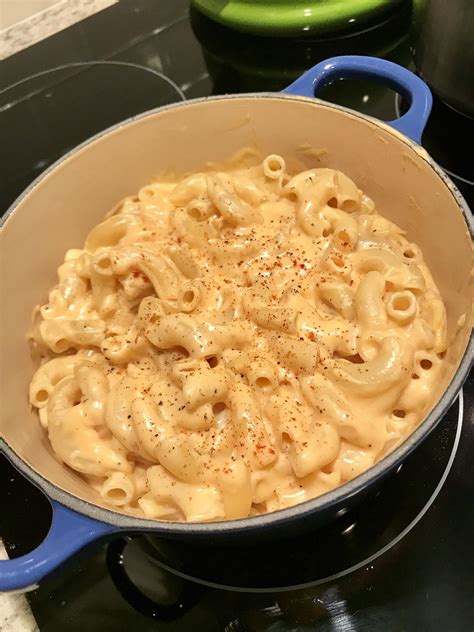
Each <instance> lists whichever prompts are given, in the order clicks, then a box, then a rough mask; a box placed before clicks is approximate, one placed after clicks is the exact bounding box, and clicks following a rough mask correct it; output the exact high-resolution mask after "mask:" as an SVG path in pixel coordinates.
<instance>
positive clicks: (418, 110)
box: [283, 55, 433, 143]
mask: <svg viewBox="0 0 474 632" xmlns="http://www.w3.org/2000/svg"><path fill="white" fill-rule="evenodd" d="M339 79H375V80H377V81H380V82H382V83H384V84H386V85H388V86H389V87H390V88H393V89H394V90H396V91H397V92H399V93H400V94H401V95H402V96H403V97H406V98H408V99H409V100H410V107H409V109H408V112H406V113H405V114H404V115H403V116H401V117H400V118H398V119H395V120H394V121H387V123H388V125H390V126H391V127H393V128H394V129H396V130H398V131H399V132H402V133H403V134H405V135H406V136H409V137H410V138H411V139H412V140H414V141H415V142H417V143H420V142H421V135H422V133H423V130H424V128H425V125H426V122H427V120H428V117H429V115H430V112H431V106H432V104H433V97H432V96H431V92H430V89H429V88H428V86H427V85H426V83H425V82H424V81H422V80H421V79H420V78H419V77H417V76H416V75H415V74H414V73H412V72H411V71H410V70H407V69H406V68H403V66H399V65H398V64H394V63H393V62H391V61H387V60H386V59H379V58H377V57H365V56H362V55H342V56H341V57H331V58H330V59H326V60H325V61H322V62H320V63H319V64H316V66H313V67H312V68H310V69H309V70H307V71H306V72H305V73H304V74H303V75H301V77H299V78H298V79H297V80H296V81H294V82H293V83H292V84H290V85H289V86H288V87H287V88H285V89H284V90H283V92H284V93H286V94H298V95H300V96H305V97H314V96H317V92H318V90H319V89H320V88H322V87H323V86H325V85H327V84H329V83H332V82H333V81H337V80H339Z"/></svg>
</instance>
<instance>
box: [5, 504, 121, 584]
mask: <svg viewBox="0 0 474 632" xmlns="http://www.w3.org/2000/svg"><path fill="white" fill-rule="evenodd" d="M51 505H52V508H53V516H52V520H51V527H50V529H49V532H48V535H47V536H46V538H45V539H44V540H43V542H41V544H40V545H39V546H38V547H37V548H36V549H34V550H33V551H31V552H30V553H26V555H22V556H21V557H17V558H13V559H11V560H1V561H0V593H1V592H7V591H20V592H26V591H28V590H34V589H35V588H37V584H38V582H39V581H40V580H41V579H43V578H44V577H46V576H47V575H49V574H50V573H51V572H52V571H53V570H54V569H56V568H57V567H58V566H60V565H61V564H62V563H63V562H65V561H66V560H67V559H68V558H70V557H71V556H72V555H74V553H76V552H77V551H79V550H80V549H82V548H83V547H84V546H86V544H89V542H92V541H94V540H97V539H100V538H102V537H104V536H106V535H110V534H112V533H114V532H117V531H119V529H118V528H117V527H115V526H114V525H111V524H107V523H105V522H99V521H97V520H93V519H92V518H88V517H87V516H84V515H83V514H80V513H77V512H75V511H72V510H71V509H68V508H66V507H64V505H61V504H60V503H57V502H54V501H52V502H51Z"/></svg>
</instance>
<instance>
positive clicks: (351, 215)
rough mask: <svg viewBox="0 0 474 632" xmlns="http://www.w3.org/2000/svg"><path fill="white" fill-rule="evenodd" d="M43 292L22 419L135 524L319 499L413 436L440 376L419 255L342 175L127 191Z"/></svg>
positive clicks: (434, 309) (250, 174)
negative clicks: (33, 416) (38, 359)
mask: <svg viewBox="0 0 474 632" xmlns="http://www.w3.org/2000/svg"><path fill="white" fill-rule="evenodd" d="M229 164H231V163H229ZM58 279H59V282H58V285H57V286H56V287H55V288H54V289H53V290H52V291H51V292H50V294H49V300H48V302H47V303H46V304H45V305H43V306H42V307H41V308H37V313H36V318H35V324H34V328H33V332H32V339H33V341H34V344H35V345H36V346H37V347H38V348H39V349H40V350H41V351H42V353H43V362H42V364H41V366H40V367H39V368H38V370H37V371H36V373H35V374H34V376H33V379H32V382H31V387H30V402H31V404H32V405H33V406H35V407H36V408H38V410H39V419H40V422H41V424H42V425H43V426H44V428H45V430H46V431H47V433H48V436H49V440H50V442H51V445H52V448H53V450H54V451H55V453H56V454H57V456H58V458H59V459H60V460H61V461H62V462H63V463H64V464H66V465H67V466H69V467H70V468H73V469H74V470H75V471H77V472H79V473H80V474H81V475H83V476H84V477H86V478H87V480H88V482H89V483H90V484H91V485H92V486H93V487H95V488H96V489H97V490H98V492H99V493H100V496H101V497H102V499H103V501H104V502H105V503H106V504H107V505H109V506H114V507H116V508H118V509H120V510H123V511H125V512H127V513H130V514H132V515H136V516H142V517H148V518H154V519H163V520H185V521H211V520H225V519H234V518H241V517H246V516H249V515H254V514H260V513H264V512H269V511H274V510H277V509H281V508H284V507H288V506H291V505H294V504H296V503H300V502H303V501H305V500H308V499H310V498H313V497H315V496H318V495H319V494H323V493H325V492H327V491H329V490H331V489H333V488H335V487H336V486H338V485H341V484H342V483H344V482H345V481H349V480H351V479H353V478H354V477H356V476H357V475H359V474H360V473H362V472H364V471H365V470H367V468H369V467H371V466H372V465H373V464H374V463H375V462H376V461H377V460H379V459H381V458H382V457H383V456H384V455H386V454H387V453H388V452H389V451H391V450H392V449H393V448H394V447H395V446H397V445H398V444H399V443H401V442H402V441H403V440H404V439H405V438H406V437H407V435H408V434H409V433H410V432H412V431H413V429H414V428H415V427H416V426H417V424H419V423H420V422H421V420H422V419H423V417H424V415H425V414H426V412H427V410H428V409H429V408H430V406H431V405H432V404H433V401H432V400H433V397H432V391H433V384H434V383H435V382H436V381H437V380H439V378H440V373H441V371H442V369H443V355H444V351H445V349H446V319H445V309H444V306H443V302H442V300H441V298H440V295H439V292H438V290H437V288H436V286H435V283H434V281H433V279H432V277H431V275H430V272H429V270H428V268H427V266H426V264H425V263H424V261H423V256H422V253H421V251H420V249H419V247H418V246H417V245H416V244H413V243H409V242H408V241H407V239H406V238H405V236H404V231H403V230H402V229H400V228H399V227H398V226H396V225H395V224H393V223H392V222H390V221H388V220H387V219H385V218H384V217H382V216H381V215H380V214H379V213H378V211H377V210H376V208H375V204H374V202H373V201H372V200H371V199H370V198H369V197H367V196H366V195H364V193H363V192H362V191H361V190H360V189H359V188H358V187H357V185H356V184H355V183H354V182H353V181H352V180H351V179H350V178H348V177H347V176H346V175H344V174H343V173H341V172H339V171H336V170H334V169H328V168H315V169H310V170H307V171H303V172H301V173H296V174H292V173H289V170H288V169H287V167H286V165H285V160H284V159H283V158H282V157H281V156H278V155H270V156H267V157H266V158H265V159H264V160H263V161H262V162H259V163H258V164H257V165H253V166H244V164H243V163H234V164H233V166H230V167H229V168H227V169H226V170H225V171H222V170H221V171H219V170H218V169H216V170H211V168H209V169H207V170H204V171H202V172H200V173H195V174H191V175H188V176H186V177H184V178H182V179H179V181H177V182H170V179H169V178H162V179H161V180H158V181H156V182H153V183H152V184H150V185H148V186H145V187H143V188H142V189H141V190H140V191H139V193H138V195H137V196H136V197H130V198H127V199H125V200H123V201H122V202H120V204H118V206H117V207H116V208H115V209H113V210H112V211H111V212H110V213H109V214H108V216H106V219H105V220H104V221H102V222H101V223H100V224H98V225H97V226H95V227H94V228H93V229H92V231H91V232H90V233H89V235H88V237H87V239H86V241H85V244H84V247H83V248H81V249H74V250H69V251H68V252H67V253H66V256H65V261H64V263H63V264H62V265H61V266H60V267H59V269H58Z"/></svg>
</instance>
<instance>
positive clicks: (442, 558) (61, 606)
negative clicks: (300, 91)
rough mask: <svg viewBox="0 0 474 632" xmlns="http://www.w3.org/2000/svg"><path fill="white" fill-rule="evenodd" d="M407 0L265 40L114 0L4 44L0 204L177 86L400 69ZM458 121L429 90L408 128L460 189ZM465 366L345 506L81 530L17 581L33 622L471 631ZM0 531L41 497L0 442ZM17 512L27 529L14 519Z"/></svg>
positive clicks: (342, 91) (328, 93) (332, 95)
mask: <svg viewBox="0 0 474 632" xmlns="http://www.w3.org/2000/svg"><path fill="white" fill-rule="evenodd" d="M410 23H411V16H410V7H409V3H407V4H406V5H405V6H404V7H402V8H400V6H399V3H398V9H397V11H394V12H387V13H385V14H383V16H382V17H381V18H379V20H378V21H374V20H373V19H372V20H369V19H368V20H367V21H366V22H364V21H363V20H358V21H357V22H356V23H354V24H353V25H351V24H350V23H348V25H347V28H346V29H345V30H344V31H343V32H342V33H338V34H334V36H333V37H330V36H327V37H325V39H320V40H315V39H311V38H300V39H298V38H294V39H291V40H290V39H278V40H273V39H270V38H263V37H262V38H259V37H257V36H248V35H242V34H239V33H236V32H233V31H230V30H229V29H227V28H225V27H223V26H219V25H217V24H214V23H213V22H211V21H210V20H209V19H207V18H205V17H204V16H202V15H200V14H199V13H197V12H196V11H191V12H190V11H189V6H188V3H187V2H185V1H184V0H175V1H174V2H154V1H153V0H134V1H132V0H124V1H122V2H120V3H118V4H116V5H114V6H112V7H110V8H109V9H107V10H105V11H102V12H101V13H98V14H96V15H94V16H92V17H91V18H88V19H87V20H84V21H83V22H81V23H79V24H76V25H74V26H73V27H70V28H69V29H67V30H65V31H62V32H60V33H58V34H56V35H55V36H53V37H50V38H48V39H47V40H44V41H43V42H40V43H38V44H35V45H34V46H32V47H30V48H28V49H25V50H24V51H22V52H20V53H17V54H16V55H14V56H12V57H10V58H8V59H7V60H5V61H4V62H3V68H2V72H1V73H0V127H1V129H2V136H3V138H4V141H3V142H2V143H1V144H0V161H1V163H2V165H3V167H2V181H1V183H0V209H1V212H2V213H4V212H5V211H6V210H7V208H8V206H9V204H10V203H11V202H12V201H13V200H14V199H15V198H16V196H17V195H18V194H19V193H20V192H21V191H22V190H23V189H24V188H25V187H26V186H27V185H28V184H29V183H30V182H31V181H32V180H33V179H34V178H35V177H36V176H37V175H38V174H39V173H41V172H42V171H43V170H44V169H45V168H46V167H47V166H48V165H49V164H51V163H52V162H54V161H55V160H57V159H58V158H59V157H60V156H61V155H63V154H64V153H66V152H67V151H68V150H70V149H71V148H73V147H74V146H76V145H77V144H79V143H80V142H82V141H83V140H85V139H86V138H88V137H89V136H91V135H92V134H94V133H96V132H98V131H100V130H102V129H105V128H106V127H108V126H110V125H112V124H114V123H116V122H118V121H121V120H123V119H125V118H127V117H129V116H132V115H134V114H137V113H140V112H144V111H147V110H149V109H152V108H155V107H158V106H160V105H165V104H167V103H173V102H176V101H180V100H185V99H190V98H194V97H201V96H207V95H211V94H222V93H228V92H249V91H259V90H262V91H269V90H281V89H282V88H284V87H285V86H286V85H288V84H289V83H291V81H293V80H294V79H295V78H296V77H297V76H298V75H299V74H301V73H302V72H303V71H304V70H305V69H306V68H308V67H310V66H312V65H314V64H315V63H317V62H318V61H320V60H322V59H324V58H327V57H330V56H333V55H337V54H366V55H375V56H381V57H385V58H387V59H391V60H393V61H396V62H397V63H400V64H402V65H405V66H407V67H410V68H413V64H412V60H411V54H410ZM321 97H322V98H325V99H327V100H329V101H332V102H335V103H340V104H342V105H346V106H348V107H351V108H354V109H356V110H359V111H361V112H363V113H366V114H369V115H371V116H375V117H379V118H382V119H385V120H389V119H391V118H395V117H396V116H397V114H398V113H400V111H402V110H403V108H404V103H403V102H402V100H401V99H400V98H399V96H398V95H396V94H395V93H394V92H392V91H391V90H389V89H387V88H385V87H383V86H380V85H374V84H371V83H369V82H365V81H345V82H338V83H337V84H335V85H333V86H330V87H328V88H326V89H325V90H324V92H323V93H321ZM473 140H474V135H473V121H472V120H471V119H468V118H466V117H464V116H462V115H460V114H458V113H456V112H454V111H453V110H451V109H450V108H449V107H447V106H446V105H444V104H443V103H442V102H441V101H439V100H438V99H437V98H436V97H435V103H434V108H433V114H432V116H431V118H430V122H429V124H428V126H427V129H426V131H425V134H424V137H423V145H424V146H425V148H426V149H427V150H428V151H429V152H430V153H431V154H432V156H433V157H434V158H435V160H437V161H438V163H439V164H440V165H441V166H442V167H443V168H444V169H445V170H446V171H447V172H448V173H449V174H450V175H451V176H452V177H453V180H454V181H455V182H456V184H457V185H458V186H459V188H460V189H461V191H462V192H463V194H464V196H465V197H466V199H467V201H468V203H470V204H471V205H472V204H473V201H474V200H473V187H474V184H473V183H472V181H471V180H472V173H471V172H470V170H469V166H468V165H469V164H471V165H472V163H470V162H469V161H470V160H471V156H470V154H471V151H472V146H473V142H472V141H473ZM473 411H474V374H473V373H472V372H471V376H470V378H469V379H468V381H467V382H466V384H465V386H464V389H463V392H462V393H461V394H460V396H459V398H458V399H457V400H456V402H455V403H454V404H453V406H452V408H451V409H450V410H449V412H448V414H447V415H446V416H445V417H444V418H443V419H442V420H441V422H440V424H439V425H438V427H437V428H436V429H435V431H434V432H433V433H432V434H431V436H430V437H429V438H428V439H427V440H426V441H425V442H424V444H423V445H422V446H421V447H420V448H419V449H418V450H417V451H416V452H415V453H414V454H412V455H411V456H410V457H409V459H408V460H407V461H406V462H405V463H404V464H403V465H402V466H401V467H400V468H399V469H398V471H397V472H395V473H394V474H393V475H392V476H391V477H389V478H388V479H387V480H386V482H385V483H384V484H383V485H382V486H381V487H380V488H379V489H378V490H376V491H375V492H374V493H373V494H371V495H370V496H369V497H368V498H367V499H366V500H365V501H363V503H361V504H360V505H359V506H358V507H356V508H355V509H354V510H353V511H351V512H349V513H347V514H345V515H342V516H340V517H339V519H338V520H337V521H336V522H334V523H332V524H330V525H328V526H327V527H325V528H323V529H319V530H317V531H315V532H314V533H311V532H310V533H308V534H307V535H305V536H304V537H299V538H298V539H293V540H292V539H288V540H283V541H278V542H269V543H267V544H263V545H259V546H258V547H253V548H252V547H250V548H249V547H247V548H238V547H236V546H234V547H232V548H230V547H229V548H224V547H218V548H217V547H215V546H211V545H209V546H202V545H200V546H199V547H196V546H191V545H183V544H180V545H178V544H171V543H169V542H166V541H163V540H161V539H159V538H153V537H150V536H143V535H142V536H133V537H132V536H130V537H120V538H117V539H115V540H113V541H111V542H109V543H105V544H100V545H96V546H93V547H92V548H90V549H88V550H87V551H85V552H84V553H83V555H82V556H80V557H78V558H75V559H74V560H73V562H72V563H71V564H69V565H67V566H65V567H63V568H61V569H60V571H59V572H57V573H56V574H55V575H54V576H52V577H50V578H48V579H47V580H46V581H44V582H43V583H42V584H41V586H40V587H39V588H38V589H37V590H35V591H34V592H31V593H29V594H28V595H27V598H28V601H29V603H30V605H31V608H32V611H33V614H34V616H35V618H36V620H37V622H38V625H39V628H40V630H41V631H49V632H52V631H56V630H58V631H62V630H68V631H69V632H73V631H75V630H81V631H82V630H83V629H88V630H90V631H91V632H94V631H96V630H97V631H99V630H100V631H101V632H102V631H103V630H128V629H135V626H136V629H140V630H161V629H163V630H176V631H177V630H204V631H208V630H209V631H213V630H216V631H220V630H225V631H229V632H230V631H252V632H253V631H254V630H255V631H263V630H268V631H270V630H271V631H272V632H274V631H287V630H288V631H289V630H291V631H296V632H298V631H303V630H305V631H306V630H318V631H319V630H321V631H326V630H327V631H332V630H338V631H339V630H347V631H359V630H379V629H384V630H387V631H392V630H393V631H394V632H395V631H399V630H417V631H418V630H423V631H424V630H427V631H430V630H450V631H454V632H457V631H464V630H466V631H467V630H471V629H472V625H473V621H474V607H473V605H472V599H471V592H472V590H471V586H472V577H473V576H474V563H473V559H474V555H473V553H474V551H473V544H472V537H471V536H472V531H473V527H474V514H473V502H472V501H473V491H474V485H473V480H474V466H473V464H472V459H471V458H470V449H471V447H472V445H473V439H474V428H473V417H474V415H473ZM0 480H1V481H2V483H3V484H2V486H1V488H0V490H1V491H0V495H1V496H0V498H1V502H2V504H1V507H2V512H1V514H0V537H2V538H3V540H4V543H5V545H6V547H7V550H8V552H9V554H10V556H18V555H22V554H24V553H26V552H27V551H29V550H31V549H32V548H34V547H35V546H36V545H38V544H39V542H40V541H41V539H42V537H44V535H45V533H46V532H47V530H48V527H49V522H50V516H51V509H50V506H49V503H48V501H47V500H46V499H45V498H44V496H43V495H42V494H41V492H39V491H38V490H37V489H36V488H35V487H33V486H32V485H31V484H30V483H29V482H28V481H26V480H25V479H24V478H23V477H22V476H21V475H20V474H18V473H17V472H16V471H15V470H14V469H13V468H12V466H11V465H10V464H9V462H8V461H7V460H6V459H5V458H4V457H3V456H0ZM32 517H33V519H32ZM32 524H33V525H34V528H32Z"/></svg>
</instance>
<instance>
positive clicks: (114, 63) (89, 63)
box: [0, 60, 186, 112]
mask: <svg viewBox="0 0 474 632" xmlns="http://www.w3.org/2000/svg"><path fill="white" fill-rule="evenodd" d="M97 66H124V67H127V68H135V69H137V70H143V71H145V72H149V73H151V74H153V75H156V76H157V77H159V78H160V79H162V80H163V81H166V83H168V84H169V85H170V86H171V87H172V88H173V90H175V91H176V93H177V94H178V95H179V98H180V99H181V100H182V101H186V95H185V94H184V92H183V91H182V89H181V88H180V87H179V86H178V84H177V83H175V82H174V81H173V80H172V79H170V78H169V77H167V76H166V75H164V74H163V73H162V72H159V71H158V70H155V69H154V68H148V67H147V66H142V65H141V64H135V63H132V62H128V61H113V60H107V61H102V60H97V61H78V62H72V63H70V64H62V65H61V66H55V67H54V68H47V69H46V70H42V71H41V72H37V73H35V74H34V75H29V76H28V77H24V78H23V79H21V80H20V81H17V82H16V83H12V84H11V85H9V86H7V87H6V88H3V89H2V90H0V96H1V95H3V94H5V93H6V92H8V91H9V90H13V89H14V88H17V87H18V86H21V85H22V84H24V83H27V82H28V81H31V80H32V79H37V78H38V77H43V76H45V75H48V74H50V73H53V72H59V71H61V70H68V69H69V68H88V67H91V68H92V67H97ZM42 90H43V88H42V87H41V88H40V89H38V90H36V91H35V90H33V91H32V92H29V93H28V94H26V95H24V96H22V97H21V98H19V99H17V100H14V101H12V102H11V103H5V105H2V106H0V112H3V111H4V110H8V109H10V108H11V107H13V106H14V105H16V104H17V103H21V102H22V101H24V100H25V99H28V98H30V97H32V96H34V95H35V94H37V93H38V92H41V91H42Z"/></svg>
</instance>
